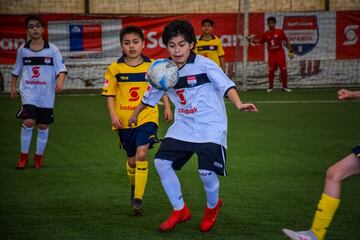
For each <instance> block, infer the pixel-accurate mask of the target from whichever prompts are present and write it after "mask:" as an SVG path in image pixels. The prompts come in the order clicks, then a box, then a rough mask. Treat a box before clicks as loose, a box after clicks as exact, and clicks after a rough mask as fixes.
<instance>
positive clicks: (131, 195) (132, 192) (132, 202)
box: [130, 184, 135, 207]
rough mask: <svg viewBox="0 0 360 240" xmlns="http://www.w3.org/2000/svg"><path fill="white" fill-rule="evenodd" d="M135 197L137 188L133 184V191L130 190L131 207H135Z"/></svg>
mask: <svg viewBox="0 0 360 240" xmlns="http://www.w3.org/2000/svg"><path fill="white" fill-rule="evenodd" d="M134 196H135V186H134V185H132V184H131V189H130V206H131V207H132V206H133V205H134Z"/></svg>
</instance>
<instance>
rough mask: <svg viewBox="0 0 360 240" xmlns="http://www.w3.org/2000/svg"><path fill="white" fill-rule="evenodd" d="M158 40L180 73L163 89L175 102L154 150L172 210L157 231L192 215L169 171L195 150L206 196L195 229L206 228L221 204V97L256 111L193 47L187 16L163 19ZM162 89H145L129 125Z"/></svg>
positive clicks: (223, 145) (223, 128) (223, 141)
mask: <svg viewBox="0 0 360 240" xmlns="http://www.w3.org/2000/svg"><path fill="white" fill-rule="evenodd" d="M162 39H163V42H164V44H165V45H166V46H167V49H168V51H169V54H170V57H171V59H172V60H173V61H174V62H175V63H176V65H177V66H178V68H179V76H180V78H179V82H178V83H177V85H176V86H175V87H174V88H171V89H169V90H168V91H167V92H166V94H167V95H168V96H169V98H170V100H171V101H172V102H173V104H174V105H175V121H174V124H173V125H172V126H171V127H170V128H169V129H168V131H167V133H166V136H165V139H164V140H163V141H162V142H161V145H160V148H159V151H158V152H157V153H156V155H155V167H156V169H157V172H158V174H159V176H160V179H161V184H162V186H163V188H164V190H165V192H166V194H167V196H168V198H169V200H170V202H171V204H172V207H173V209H174V210H173V213H172V214H171V215H170V217H169V218H168V219H167V220H166V221H165V222H163V223H162V224H161V225H160V226H159V230H160V231H170V230H172V229H173V228H174V227H175V226H176V225H177V224H179V223H182V222H185V221H187V220H189V219H190V218H191V213H190V210H189V209H188V208H187V206H186V204H185V202H184V200H183V197H182V192H181V186H180V182H179V179H178V177H177V175H176V173H175V171H174V170H180V169H181V168H182V167H183V165H184V164H185V163H186V162H187V161H188V160H189V159H190V158H191V156H192V155H193V154H194V153H196V154H197V156H198V166H199V170H198V171H199V176H200V178H201V180H202V182H203V184H204V189H205V192H206V196H207V205H206V209H205V213H204V216H203V218H202V221H201V223H200V230H201V231H203V232H207V231H209V230H210V229H211V228H212V227H213V226H214V224H215V221H216V218H217V215H218V214H219V211H220V208H221V205H222V201H221V200H220V199H219V179H218V176H217V175H226V171H225V162H226V153H225V151H226V139H227V117H226V109H225V104H224V96H227V97H228V98H229V99H230V100H231V102H232V103H233V104H234V105H235V106H236V108H237V109H238V110H242V111H252V112H255V111H257V108H256V106H255V105H253V104H251V103H242V102H241V101H240V98H239V96H238V94H237V91H236V89H235V84H234V83H233V82H232V81H231V80H230V79H229V78H228V77H227V76H226V75H225V73H224V72H223V71H222V70H221V69H220V68H219V67H218V66H217V65H216V64H215V63H214V62H213V61H211V60H210V59H208V58H205V57H203V56H200V55H197V54H195V53H194V52H192V50H193V49H194V47H195V43H196V37H195V32H194V29H193V27H192V25H191V24H190V23H189V22H188V21H186V20H175V21H172V22H170V23H168V24H167V25H166V26H165V28H164V31H163V35H162ZM164 94H165V92H164V91H161V90H157V89H155V88H151V89H149V90H148V91H147V92H146V93H145V95H144V97H143V99H142V103H141V104H140V105H139V107H138V108H137V109H136V110H135V111H134V114H133V116H132V117H131V118H130V119H129V125H132V124H135V125H136V124H137V123H138V121H139V119H140V115H141V114H142V112H143V111H144V110H145V109H146V108H147V106H155V105H156V103H157V102H158V101H159V100H160V98H161V97H162V96H163V95H164Z"/></svg>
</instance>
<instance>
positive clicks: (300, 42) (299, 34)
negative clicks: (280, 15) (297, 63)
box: [283, 15, 319, 56]
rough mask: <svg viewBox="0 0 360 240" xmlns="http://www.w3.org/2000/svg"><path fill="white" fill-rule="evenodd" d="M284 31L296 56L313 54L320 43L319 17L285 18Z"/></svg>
mask: <svg viewBox="0 0 360 240" xmlns="http://www.w3.org/2000/svg"><path fill="white" fill-rule="evenodd" d="M283 29H284V32H285V34H286V35H287V36H288V38H289V41H290V44H291V46H292V48H293V50H294V52H295V54H296V55H299V56H303V55H305V54H307V53H309V52H311V51H312V50H313V49H314V48H315V47H316V45H317V43H318V41H319V28H318V22H317V17H316V16H315V15H314V16H285V17H284V25H283Z"/></svg>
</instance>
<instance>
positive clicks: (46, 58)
mask: <svg viewBox="0 0 360 240" xmlns="http://www.w3.org/2000/svg"><path fill="white" fill-rule="evenodd" d="M25 28H26V31H27V34H28V36H29V38H30V40H29V41H28V42H27V43H26V44H24V45H22V46H21V47H20V48H19V49H18V51H17V57H16V63H15V66H14V69H13V71H12V77H11V97H13V98H15V97H17V91H16V82H17V79H18V77H19V76H20V75H21V80H20V94H21V101H22V107H21V109H20V110H19V111H18V113H17V118H19V119H22V120H23V124H22V127H21V135H20V136H21V137H20V139H21V154H20V159H19V161H18V162H17V165H16V167H17V168H18V169H23V168H25V167H26V165H27V163H28V160H29V148H30V143H31V138H32V132H33V127H34V125H37V141H36V152H35V157H34V166H35V167H36V168H41V167H42V166H43V154H44V151H45V148H46V144H47V141H48V136H49V125H50V124H51V123H53V122H54V110H53V109H54V101H55V91H56V92H60V91H62V89H63V87H64V80H65V76H66V67H65V65H64V61H63V59H62V56H61V54H60V52H59V50H58V48H57V47H56V46H55V45H54V44H52V43H49V42H48V41H45V40H44V39H43V36H42V35H43V33H44V22H43V21H42V20H41V18H40V17H39V16H37V15H30V16H27V17H26V19H25Z"/></svg>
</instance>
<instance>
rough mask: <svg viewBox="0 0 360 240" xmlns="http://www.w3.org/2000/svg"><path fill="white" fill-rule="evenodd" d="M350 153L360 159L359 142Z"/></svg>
mask: <svg viewBox="0 0 360 240" xmlns="http://www.w3.org/2000/svg"><path fill="white" fill-rule="evenodd" d="M352 153H353V154H355V156H356V157H358V158H359V159H360V144H359V145H357V146H356V147H354V148H353V149H352Z"/></svg>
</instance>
